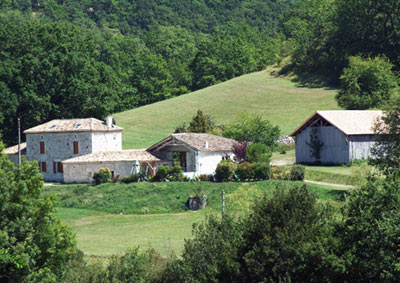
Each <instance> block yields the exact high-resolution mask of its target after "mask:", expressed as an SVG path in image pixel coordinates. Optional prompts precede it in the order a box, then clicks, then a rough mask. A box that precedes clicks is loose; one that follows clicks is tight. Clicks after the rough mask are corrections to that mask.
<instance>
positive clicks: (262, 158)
mask: <svg viewBox="0 0 400 283" xmlns="http://www.w3.org/2000/svg"><path fill="white" fill-rule="evenodd" d="M271 156H272V154H271V152H270V150H269V149H268V147H267V146H266V145H264V144H261V143H253V144H251V145H249V146H248V147H247V150H246V158H247V161H249V162H252V163H253V162H264V163H269V161H270V159H271Z"/></svg>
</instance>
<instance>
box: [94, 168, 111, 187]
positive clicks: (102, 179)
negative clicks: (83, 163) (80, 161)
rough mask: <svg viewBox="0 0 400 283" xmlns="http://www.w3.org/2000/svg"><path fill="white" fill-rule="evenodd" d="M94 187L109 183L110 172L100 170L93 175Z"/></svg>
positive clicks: (106, 169)
mask: <svg viewBox="0 0 400 283" xmlns="http://www.w3.org/2000/svg"><path fill="white" fill-rule="evenodd" d="M93 180H94V182H95V183H96V185H99V184H103V183H108V182H111V171H110V169H108V168H101V169H100V170H99V172H95V173H94V174H93Z"/></svg>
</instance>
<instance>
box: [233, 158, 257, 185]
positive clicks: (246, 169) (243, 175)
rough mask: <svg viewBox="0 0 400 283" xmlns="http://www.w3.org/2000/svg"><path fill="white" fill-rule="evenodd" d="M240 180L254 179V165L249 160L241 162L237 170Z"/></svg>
mask: <svg viewBox="0 0 400 283" xmlns="http://www.w3.org/2000/svg"><path fill="white" fill-rule="evenodd" d="M235 173H236V175H237V176H238V178H239V180H240V181H246V180H247V181H250V180H252V179H254V169H253V165H252V164H251V163H249V162H244V163H242V164H239V165H238V166H237V168H236V171H235Z"/></svg>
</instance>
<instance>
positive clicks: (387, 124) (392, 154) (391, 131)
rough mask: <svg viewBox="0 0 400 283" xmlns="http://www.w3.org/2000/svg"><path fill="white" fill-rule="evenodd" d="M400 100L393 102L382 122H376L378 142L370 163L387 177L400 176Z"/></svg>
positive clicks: (373, 149)
mask: <svg viewBox="0 0 400 283" xmlns="http://www.w3.org/2000/svg"><path fill="white" fill-rule="evenodd" d="M399 125H400V98H396V99H394V100H393V103H392V105H390V106H389V109H387V110H386V111H385V112H384V115H383V117H382V120H381V121H376V125H375V133H376V139H377V142H376V144H375V145H374V147H373V148H372V150H371V152H372V155H373V158H371V159H370V160H369V162H370V163H371V164H372V165H374V166H376V167H377V168H378V169H379V170H380V171H381V172H383V173H384V174H385V175H386V176H390V175H392V174H395V175H397V176H400V171H399V168H400V127H399Z"/></svg>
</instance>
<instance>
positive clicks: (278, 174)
mask: <svg viewBox="0 0 400 283" xmlns="http://www.w3.org/2000/svg"><path fill="white" fill-rule="evenodd" d="M271 173H272V179H274V180H290V170H289V169H286V168H278V167H273V168H272V170H271Z"/></svg>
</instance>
